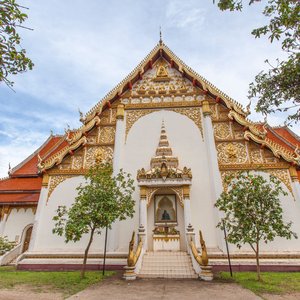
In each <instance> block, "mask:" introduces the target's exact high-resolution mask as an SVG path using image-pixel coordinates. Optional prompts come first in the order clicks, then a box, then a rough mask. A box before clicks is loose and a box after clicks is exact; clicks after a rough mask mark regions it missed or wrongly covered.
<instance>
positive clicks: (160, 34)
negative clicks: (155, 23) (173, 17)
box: [159, 26, 163, 45]
mask: <svg viewBox="0 0 300 300" xmlns="http://www.w3.org/2000/svg"><path fill="white" fill-rule="evenodd" d="M162 43H163V41H162V33H161V26H159V44H160V45H162Z"/></svg>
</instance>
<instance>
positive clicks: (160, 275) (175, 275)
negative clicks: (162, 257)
mask: <svg viewBox="0 0 300 300" xmlns="http://www.w3.org/2000/svg"><path fill="white" fill-rule="evenodd" d="M138 277H140V278H189V279H193V278H195V279H196V278H198V276H197V275H196V274H181V273H161V272H159V273H158V272H157V273H140V274H139V275H138Z"/></svg>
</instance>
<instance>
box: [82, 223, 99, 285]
mask: <svg viewBox="0 0 300 300" xmlns="http://www.w3.org/2000/svg"><path fill="white" fill-rule="evenodd" d="M94 231H95V228H93V229H92V230H91V235H90V239H89V242H88V244H87V247H86V249H85V251H84V258H83V264H82V269H81V274H80V277H81V279H83V278H84V274H85V269H86V261H87V257H88V253H89V250H90V246H91V244H92V242H93V236H94Z"/></svg>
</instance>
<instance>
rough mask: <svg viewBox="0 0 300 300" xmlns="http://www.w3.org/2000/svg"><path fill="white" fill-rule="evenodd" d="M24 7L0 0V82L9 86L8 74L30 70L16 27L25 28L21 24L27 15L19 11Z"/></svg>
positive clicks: (11, 83)
mask: <svg viewBox="0 0 300 300" xmlns="http://www.w3.org/2000/svg"><path fill="white" fill-rule="evenodd" d="M20 8H24V7H23V6H20V5H19V4H17V3H16V1H15V0H0V82H1V81H2V82H4V83H6V84H7V85H8V86H9V87H12V86H13V84H14V83H13V82H12V81H11V80H10V79H9V76H10V75H16V74H18V73H22V72H25V71H27V70H28V69H29V70H31V69H32V67H33V63H32V61H31V60H30V59H29V58H28V57H26V50H25V49H23V48H22V46H21V37H20V35H19V33H18V32H17V29H18V28H26V29H29V28H27V27H24V26H22V25H21V24H22V23H23V22H24V21H25V20H26V19H27V15H26V14H25V13H24V12H22V11H21V9H20Z"/></svg>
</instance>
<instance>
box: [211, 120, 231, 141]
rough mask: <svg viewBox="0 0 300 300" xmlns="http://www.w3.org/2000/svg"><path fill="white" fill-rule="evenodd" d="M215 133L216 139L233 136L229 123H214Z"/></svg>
mask: <svg viewBox="0 0 300 300" xmlns="http://www.w3.org/2000/svg"><path fill="white" fill-rule="evenodd" d="M214 134H215V138H216V139H220V140H225V139H229V138H231V137H232V136H231V131H230V125H229V123H216V124H214Z"/></svg>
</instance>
